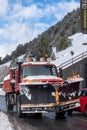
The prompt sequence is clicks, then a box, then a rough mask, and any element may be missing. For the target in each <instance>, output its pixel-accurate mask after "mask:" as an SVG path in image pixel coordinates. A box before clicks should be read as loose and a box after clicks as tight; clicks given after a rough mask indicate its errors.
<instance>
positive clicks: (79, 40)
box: [53, 33, 87, 66]
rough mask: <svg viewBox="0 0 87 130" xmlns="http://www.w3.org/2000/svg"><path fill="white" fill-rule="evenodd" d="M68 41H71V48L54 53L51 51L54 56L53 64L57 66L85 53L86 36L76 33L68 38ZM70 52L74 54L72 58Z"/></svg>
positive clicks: (86, 47)
mask: <svg viewBox="0 0 87 130" xmlns="http://www.w3.org/2000/svg"><path fill="white" fill-rule="evenodd" d="M69 39H71V41H72V46H70V47H68V48H67V49H65V50H63V51H60V52H56V49H55V48H54V50H53V51H54V53H55V56H56V60H55V61H53V63H54V64H56V65H57V66H58V65H61V64H62V63H64V62H66V61H68V60H70V59H72V58H74V57H76V56H78V55H80V54H82V53H84V52H86V51H87V34H83V33H76V34H74V35H72V36H70V37H69ZM71 51H73V52H74V55H73V56H72V55H71Z"/></svg>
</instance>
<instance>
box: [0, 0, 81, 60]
mask: <svg viewBox="0 0 87 130" xmlns="http://www.w3.org/2000/svg"><path fill="white" fill-rule="evenodd" d="M79 6H80V1H79V0H0V57H2V58H3V57H4V56H6V55H7V54H11V52H12V51H13V50H14V49H16V47H17V46H18V45H19V44H24V43H26V42H29V41H30V40H33V39H34V38H35V37H37V36H38V35H39V34H41V33H42V32H43V31H45V30H47V29H48V28H49V27H51V26H52V25H54V24H55V23H57V22H58V21H60V20H62V19H63V17H64V16H65V15H66V14H67V13H68V12H71V11H72V10H73V9H77V7H79Z"/></svg>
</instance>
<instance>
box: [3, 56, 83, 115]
mask: <svg viewBox="0 0 87 130" xmlns="http://www.w3.org/2000/svg"><path fill="white" fill-rule="evenodd" d="M31 59H33V58H31ZM17 64H18V66H17V67H13V68H11V69H10V73H9V74H8V75H7V76H6V77H5V78H4V91H5V100H6V106H7V110H8V111H12V110H13V108H14V106H15V105H16V109H17V115H18V117H22V116H23V114H24V113H41V114H42V113H47V112H55V113H56V115H64V114H65V112H66V111H67V110H70V109H73V108H76V107H78V106H80V102H79V98H78V90H79V84H80V81H82V78H80V77H77V78H73V79H69V80H65V81H64V80H63V79H62V78H60V77H59V76H58V70H57V67H56V66H55V65H54V64H52V63H51V62H47V61H42V62H41V61H32V60H30V61H26V62H23V63H22V62H18V63H17Z"/></svg>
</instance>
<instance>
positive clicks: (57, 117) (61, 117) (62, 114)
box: [56, 111, 66, 119]
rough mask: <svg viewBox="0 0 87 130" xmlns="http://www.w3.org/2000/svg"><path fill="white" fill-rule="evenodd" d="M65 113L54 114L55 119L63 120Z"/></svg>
mask: <svg viewBox="0 0 87 130" xmlns="http://www.w3.org/2000/svg"><path fill="white" fill-rule="evenodd" d="M65 114H66V111H63V112H59V113H56V119H63V118H65Z"/></svg>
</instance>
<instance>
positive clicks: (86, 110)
mask: <svg viewBox="0 0 87 130" xmlns="http://www.w3.org/2000/svg"><path fill="white" fill-rule="evenodd" d="M85 116H86V117H87V105H86V107H85Z"/></svg>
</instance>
